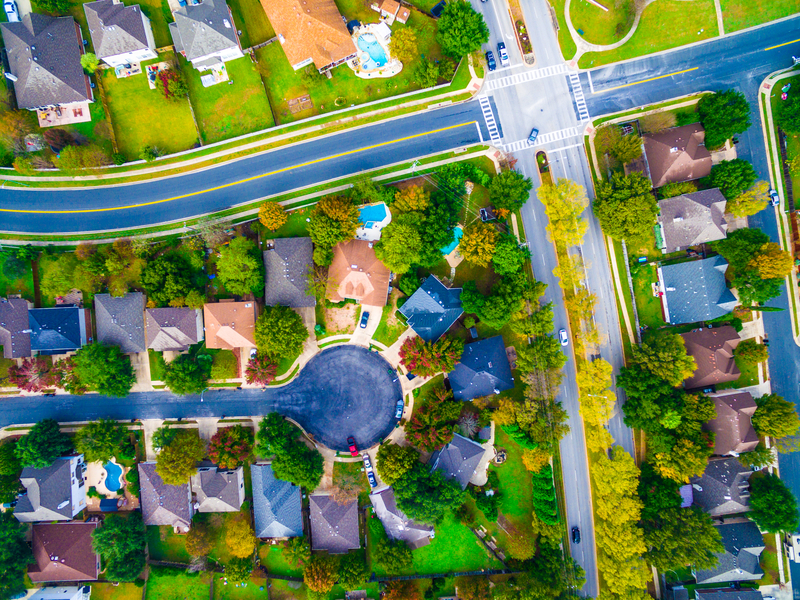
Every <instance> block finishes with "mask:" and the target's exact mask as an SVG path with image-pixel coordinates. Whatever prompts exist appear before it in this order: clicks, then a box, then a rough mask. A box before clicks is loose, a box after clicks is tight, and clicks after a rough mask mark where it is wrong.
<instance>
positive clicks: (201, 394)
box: [200, 388, 208, 402]
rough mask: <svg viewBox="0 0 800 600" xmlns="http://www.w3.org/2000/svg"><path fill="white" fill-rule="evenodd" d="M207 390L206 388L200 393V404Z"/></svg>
mask: <svg viewBox="0 0 800 600" xmlns="http://www.w3.org/2000/svg"><path fill="white" fill-rule="evenodd" d="M207 390H208V388H206V389H204V390H203V391H202V392H200V402H202V401H203V394H204V393H205V392H206V391H207Z"/></svg>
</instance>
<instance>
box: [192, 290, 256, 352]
mask: <svg viewBox="0 0 800 600" xmlns="http://www.w3.org/2000/svg"><path fill="white" fill-rule="evenodd" d="M203 321H204V322H205V325H206V326H205V336H206V347H207V348H222V349H224V350H233V349H234V348H253V347H255V345H256V340H255V338H254V337H253V336H254V335H255V331H256V303H255V302H234V301H233V300H220V301H219V302H215V303H211V304H206V305H205V306H203Z"/></svg>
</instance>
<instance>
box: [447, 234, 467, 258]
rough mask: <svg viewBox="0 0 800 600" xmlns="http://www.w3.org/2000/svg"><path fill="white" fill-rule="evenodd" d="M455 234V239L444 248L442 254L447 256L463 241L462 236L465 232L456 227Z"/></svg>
mask: <svg viewBox="0 0 800 600" xmlns="http://www.w3.org/2000/svg"><path fill="white" fill-rule="evenodd" d="M453 234H454V235H455V239H454V240H453V241H452V242H451V243H450V244H449V245H448V246H447V247H446V248H442V254H444V255H445V256H447V255H448V254H450V253H451V252H452V251H453V250H455V249H456V247H457V246H458V243H459V242H460V241H461V236H462V235H464V232H463V231H462V230H461V227H456V228H455V229H453Z"/></svg>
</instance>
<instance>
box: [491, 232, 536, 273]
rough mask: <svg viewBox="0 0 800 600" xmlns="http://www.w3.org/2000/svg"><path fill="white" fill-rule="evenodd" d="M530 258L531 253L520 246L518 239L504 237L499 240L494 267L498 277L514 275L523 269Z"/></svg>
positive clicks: (494, 256) (508, 236) (493, 262)
mask: <svg viewBox="0 0 800 600" xmlns="http://www.w3.org/2000/svg"><path fill="white" fill-rule="evenodd" d="M529 258H530V253H529V252H528V250H526V249H525V248H523V247H521V246H520V245H519V242H518V241H517V238H515V237H513V236H510V235H502V236H500V238H499V239H498V240H497V245H496V246H495V250H494V255H493V256H492V265H494V271H495V273H497V274H498V275H513V274H515V273H518V272H519V271H520V269H522V267H523V266H524V265H525V263H526V262H527V261H528V259H529Z"/></svg>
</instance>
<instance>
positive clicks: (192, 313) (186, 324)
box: [144, 308, 203, 352]
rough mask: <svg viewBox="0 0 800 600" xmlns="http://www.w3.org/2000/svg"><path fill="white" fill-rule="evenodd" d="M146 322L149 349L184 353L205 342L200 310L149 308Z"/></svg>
mask: <svg viewBox="0 0 800 600" xmlns="http://www.w3.org/2000/svg"><path fill="white" fill-rule="evenodd" d="M144 322H145V342H146V344H147V347H148V348H150V349H152V350H156V351H158V352H164V351H171V352H184V351H186V350H188V349H189V346H192V345H194V344H196V343H198V342H202V341H203V313H202V312H201V311H200V309H199V308H148V309H147V310H146V311H145V313H144Z"/></svg>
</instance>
